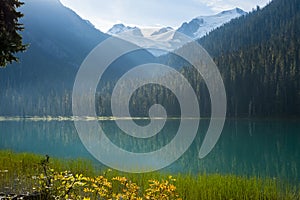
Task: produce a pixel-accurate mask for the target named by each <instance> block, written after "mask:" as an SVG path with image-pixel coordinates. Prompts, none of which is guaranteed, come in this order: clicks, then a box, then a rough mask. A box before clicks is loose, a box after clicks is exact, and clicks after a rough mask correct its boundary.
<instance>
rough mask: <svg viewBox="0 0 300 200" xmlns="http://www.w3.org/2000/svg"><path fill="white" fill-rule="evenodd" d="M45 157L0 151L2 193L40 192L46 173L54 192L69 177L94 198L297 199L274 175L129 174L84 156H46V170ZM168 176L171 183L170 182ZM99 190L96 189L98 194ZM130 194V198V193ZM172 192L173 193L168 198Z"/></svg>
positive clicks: (65, 186) (62, 190)
mask: <svg viewBox="0 0 300 200" xmlns="http://www.w3.org/2000/svg"><path fill="white" fill-rule="evenodd" d="M43 160H44V161H45V156H43V155H35V154H29V153H14V152H11V151H3V150H2V151H0V192H4V193H25V192H30V193H31V192H34V191H37V192H41V191H42V189H43V183H45V182H43V181H46V180H47V179H46V178H45V176H49V177H52V180H51V181H53V185H54V186H55V187H54V186H52V187H53V188H52V190H55V194H63V195H64V196H65V195H66V193H67V192H66V191H69V188H70V185H71V186H72V183H73V182H72V181H74V180H78V185H76V188H75V186H73V187H74V188H72V187H71V189H72V190H74V195H75V194H76V195H81V197H83V196H85V197H86V198H91V199H96V198H98V196H97V195H99V194H100V193H101V194H102V195H111V196H112V195H115V196H114V198H115V199H120V198H119V197H120V196H122V195H123V196H122V198H123V199H125V198H124V197H125V196H124V195H125V193H126V195H127V197H128V199H138V198H137V197H141V199H157V198H158V199H159V198H163V197H162V196H163V193H166V194H165V196H168V195H169V197H168V198H169V199H177V198H182V199H187V200H194V199H205V200H209V199H212V200H215V199H222V200H223V199H225V200H226V199H228V200H229V199H253V200H256V199H291V200H294V199H300V192H299V187H298V186H295V185H290V184H288V183H282V182H281V181H280V180H278V179H274V178H259V177H243V176H236V175H220V174H209V175H208V174H199V175H197V176H194V175H189V174H178V175H173V177H172V178H170V177H169V175H168V174H164V173H158V172H153V173H145V174H130V173H122V172H118V171H114V170H113V171H107V170H97V169H96V168H95V166H94V165H93V164H92V162H90V161H88V160H81V159H78V160H62V159H55V158H50V160H49V161H50V162H49V164H47V167H48V168H49V169H53V170H51V171H50V170H47V172H45V171H44V168H43V164H42V163H43ZM45 173H46V174H45ZM76 177H77V178H76ZM79 177H80V178H79ZM171 179H172V180H174V182H172V183H171V181H170V180H171ZM125 180H126V181H125ZM175 180H176V181H175ZM68 181H71V182H68ZM101 181H102V182H101ZM116 182H117V183H116ZM82 183H84V184H82ZM129 183H130V184H129ZM81 184H82V185H81ZM101 184H104V186H105V187H107V190H102V189H101V188H102V186H103V185H101ZM44 186H45V185H44ZM104 186H103V187H104ZM110 186H111V188H110ZM159 188H164V189H165V190H162V189H159ZM44 189H45V188H44ZM97 191H99V192H98V193H97ZM52 192H53V191H52ZM69 194H72V193H71V192H70V193H69V192H68V198H70V195H69ZM76 195H75V196H76ZM117 195H119V197H117ZM130 195H132V198H129V196H130ZM147 195H148V197H149V198H148V197H147ZM151 195H152V196H151ZM172 195H173V197H171V196H172ZM176 195H178V197H176ZM74 198H75V197H73V199H74ZM168 198H166V199H168Z"/></svg>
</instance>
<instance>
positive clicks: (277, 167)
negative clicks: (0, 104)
mask: <svg viewBox="0 0 300 200" xmlns="http://www.w3.org/2000/svg"><path fill="white" fill-rule="evenodd" d="M147 122H148V121H147V120H145V119H144V120H136V123H137V124H140V125H142V124H147ZM179 122H180V121H179V120H176V119H170V120H167V122H166V124H165V126H164V128H163V129H162V131H161V132H160V133H158V134H157V135H155V136H153V137H151V138H148V139H140V138H139V139H137V138H133V137H131V136H128V135H126V134H124V133H123V132H122V131H121V130H120V129H119V128H118V127H117V125H116V123H115V121H113V120H101V121H98V123H99V124H100V125H101V127H102V128H103V130H104V131H105V133H106V135H107V136H108V137H109V138H110V140H111V141H113V142H114V143H115V144H116V145H117V146H119V147H121V148H123V149H125V150H128V151H132V152H139V153H140V152H149V151H155V150H157V149H160V148H161V147H163V146H164V145H166V144H168V143H169V142H170V141H171V140H172V138H173V137H174V136H175V134H176V131H177V129H178V126H179ZM208 124H209V119H201V120H200V123H199V130H198V134H197V136H196V138H195V140H194V142H193V143H192V145H191V146H190V148H189V149H188V150H187V151H186V152H185V153H184V154H183V155H182V157H181V158H180V159H178V160H177V161H176V162H175V163H173V164H172V165H170V166H168V167H166V168H164V169H163V170H162V171H167V172H169V173H179V172H180V173H204V172H205V173H222V174H229V173H230V174H238V175H256V176H269V177H274V178H280V179H282V180H286V181H292V182H294V181H298V180H300V120H292V119H290V120H283V119H272V120H260V119H259V120H254V119H251V120H249V119H238V120H235V119H227V120H226V123H225V126H224V129H223V132H222V135H221V137H220V139H219V141H218V143H217V144H216V146H215V147H214V149H213V150H212V151H211V152H210V154H208V155H207V156H206V157H205V158H203V159H199V158H198V152H199V149H200V147H201V144H202V141H203V138H204V136H205V133H206V130H207V127H208ZM186 134H189V133H186ZM0 149H11V150H14V151H16V152H33V153H39V154H48V155H50V156H51V157H59V158H71V159H72V158H88V159H92V160H93V162H95V164H97V166H98V165H99V166H102V165H101V164H100V163H99V162H98V161H97V160H96V159H94V158H93V157H92V155H91V154H90V153H89V152H88V151H87V150H86V149H85V147H84V145H83V144H82V142H81V140H80V138H79V136H78V134H77V131H76V129H75V126H74V122H73V121H72V120H41V119H37V120H33V119H9V120H7V119H2V120H0ZM170 153H172V152H170ZM157 162H159V161H157Z"/></svg>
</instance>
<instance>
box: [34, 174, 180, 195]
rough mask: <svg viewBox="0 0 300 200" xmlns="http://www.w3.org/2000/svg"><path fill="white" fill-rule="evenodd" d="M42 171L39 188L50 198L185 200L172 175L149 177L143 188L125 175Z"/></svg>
mask: <svg viewBox="0 0 300 200" xmlns="http://www.w3.org/2000/svg"><path fill="white" fill-rule="evenodd" d="M50 172H51V174H50V175H49V173H48V174H47V175H45V174H44V173H41V174H40V176H39V177H38V178H37V179H38V180H39V191H40V192H41V193H42V194H43V195H44V196H46V198H47V199H68V200H73V199H74V200H75V199H84V200H91V199H108V200H148V199H149V200H157V199H159V200H181V198H179V197H178V194H177V193H176V187H175V185H174V184H173V183H174V182H175V181H176V180H175V179H173V178H172V177H171V176H170V177H169V178H168V180H161V181H158V180H149V182H148V185H146V186H145V187H146V188H144V189H143V190H142V189H141V187H139V186H138V185H137V184H136V183H134V182H132V181H131V180H129V179H127V178H126V177H122V176H115V177H112V178H108V177H106V176H105V175H106V174H104V175H101V176H96V177H85V176H83V175H82V174H75V175H74V174H72V173H71V172H68V171H65V172H60V173H58V172H55V171H54V170H50Z"/></svg>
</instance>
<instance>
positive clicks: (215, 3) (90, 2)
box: [60, 0, 270, 32]
mask: <svg viewBox="0 0 300 200" xmlns="http://www.w3.org/2000/svg"><path fill="white" fill-rule="evenodd" d="M60 1H61V2H62V3H63V4H64V5H65V6H67V7H69V8H71V9H72V10H74V11H75V12H76V13H77V14H79V15H80V16H81V17H82V18H84V19H87V20H89V21H90V22H91V23H93V24H94V25H95V26H96V28H98V29H100V30H101V31H103V32H106V31H107V30H108V29H109V28H111V27H112V25H114V24H116V23H124V24H125V25H133V26H134V25H136V26H139V27H156V26H159V27H160V26H171V27H173V28H177V27H179V26H180V25H181V24H182V22H185V21H190V20H191V19H193V18H195V17H197V16H201V15H202V16H203V15H211V14H216V13H218V12H220V11H223V10H228V9H233V8H235V7H239V8H241V9H243V10H244V11H247V12H248V11H251V10H252V9H253V8H256V6H257V5H259V6H261V7H263V6H265V5H266V4H267V3H268V2H269V1H270V0H60Z"/></svg>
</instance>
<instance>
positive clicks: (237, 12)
mask: <svg viewBox="0 0 300 200" xmlns="http://www.w3.org/2000/svg"><path fill="white" fill-rule="evenodd" d="M245 14H246V12H244V11H243V10H242V9H240V8H234V9H232V10H226V11H223V12H220V13H218V14H216V15H211V16H199V17H196V18H194V19H192V20H191V21H190V22H188V23H187V22H185V23H183V24H182V25H181V27H180V28H179V29H178V30H177V31H178V32H181V33H184V34H186V35H188V36H189V37H192V38H194V39H197V38H201V37H203V36H205V35H206V34H207V33H209V32H211V31H212V30H214V29H216V28H218V27H220V26H222V25H223V24H225V23H227V22H229V21H231V20H232V19H234V18H237V17H240V16H242V15H245Z"/></svg>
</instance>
